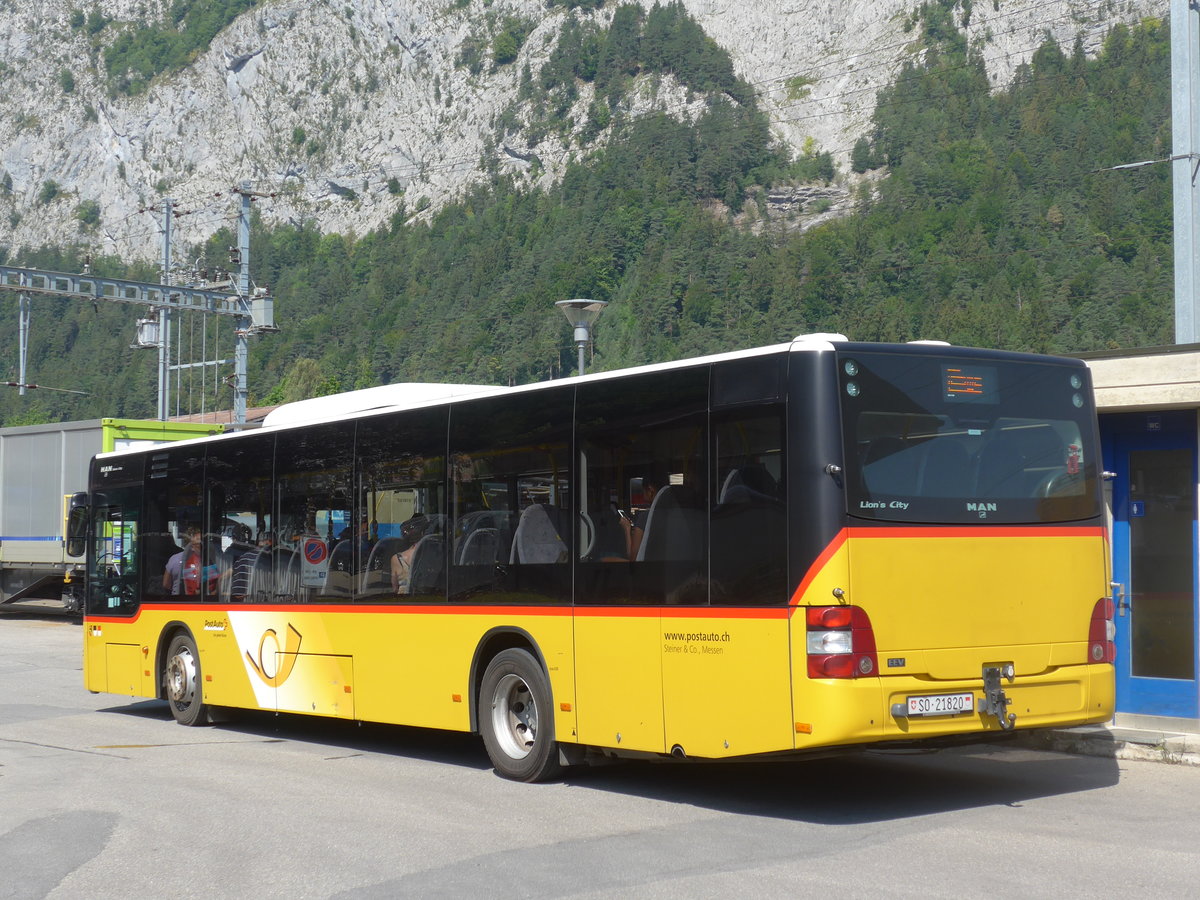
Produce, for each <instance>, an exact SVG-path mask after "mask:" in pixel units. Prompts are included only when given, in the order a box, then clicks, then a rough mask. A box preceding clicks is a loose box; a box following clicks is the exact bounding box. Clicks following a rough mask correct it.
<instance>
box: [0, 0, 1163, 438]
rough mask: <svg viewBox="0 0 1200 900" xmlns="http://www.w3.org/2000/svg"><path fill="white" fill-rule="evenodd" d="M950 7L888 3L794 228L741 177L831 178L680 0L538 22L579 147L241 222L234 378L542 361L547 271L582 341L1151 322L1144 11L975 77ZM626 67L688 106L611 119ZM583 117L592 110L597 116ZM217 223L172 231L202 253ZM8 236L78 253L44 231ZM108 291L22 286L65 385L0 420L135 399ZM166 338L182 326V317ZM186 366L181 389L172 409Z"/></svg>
mask: <svg viewBox="0 0 1200 900" xmlns="http://www.w3.org/2000/svg"><path fill="white" fill-rule="evenodd" d="M952 14H953V13H952V11H951V6H950V4H949V3H945V2H937V3H934V4H930V5H928V6H927V7H925V8H924V10H923V12H922V14H921V16H920V17H919V19H917V20H916V21H914V22H913V24H912V31H911V32H910V33H911V37H912V40H913V42H914V47H917V46H920V45H924V46H926V47H927V48H928V52H927V53H926V54H925V55H924V57H923V62H922V63H921V64H920V65H909V66H907V67H906V68H905V69H904V70H903V71H902V72H901V73H900V74H899V75H898V76H897V77H896V78H895V79H894V80H893V82H892V85H891V86H890V87H889V88H888V89H887V90H885V91H884V92H883V93H882V94H881V95H880V97H879V103H878V108H877V111H876V115H875V121H874V126H873V129H872V131H871V133H870V134H868V135H864V136H863V139H862V140H861V141H860V142H859V143H858V145H857V146H856V147H855V151H854V154H853V156H852V163H853V166H854V168H855V169H856V170H857V171H860V172H868V171H869V172H871V173H873V175H874V176H875V177H874V178H872V179H870V180H868V181H867V182H865V184H864V186H863V187H862V188H861V189H860V191H859V195H858V200H857V206H856V211H855V213H854V214H853V215H852V216H850V217H847V218H844V219H841V220H838V221H835V222H833V223H830V224H826V225H824V226H821V227H819V228H816V229H813V230H811V231H808V232H806V233H805V234H803V235H801V234H797V233H795V232H794V231H790V230H788V229H787V228H785V227H784V226H783V225H782V224H781V223H778V222H766V224H763V222H764V209H765V189H766V188H767V187H771V186H779V185H787V184H795V183H799V182H804V181H813V180H815V181H822V180H827V179H830V178H832V177H834V174H835V173H834V172H833V170H832V165H831V163H830V161H829V157H828V156H827V155H824V154H817V153H813V154H809V155H807V156H804V157H802V158H799V159H788V158H786V157H785V156H784V155H783V154H781V153H780V152H779V150H778V149H777V148H775V147H773V146H772V145H771V143H770V140H769V127H770V123H769V121H768V119H767V118H766V116H765V115H764V114H763V112H762V111H761V110H760V109H758V108H757V106H756V105H755V104H754V102H753V100H752V97H753V94H752V92H751V91H750V90H749V89H748V87H747V86H746V85H745V84H744V83H743V82H741V81H739V80H738V79H737V78H735V77H734V75H733V71H732V67H731V66H730V64H729V60H728V57H727V56H725V54H724V53H723V52H722V51H721V50H720V49H719V48H718V47H717V46H716V45H715V44H714V43H713V42H712V41H711V40H709V39H708V38H707V37H705V36H704V35H703V32H702V31H701V30H700V29H699V27H698V26H697V25H696V24H695V23H694V22H693V21H692V20H691V19H689V18H688V17H687V15H686V14H685V13H683V11H682V8H681V7H678V6H674V5H672V6H667V7H661V8H659V9H656V10H653V11H651V12H650V13H648V14H642V13H641V12H640V11H639V10H638V9H637V8H635V7H623V8H621V9H620V10H618V12H617V15H616V17H615V18H614V21H613V27H612V28H611V29H609V30H606V31H601V30H598V29H595V28H592V27H589V26H583V25H578V26H572V27H569V28H567V29H564V31H563V34H562V38H561V39H560V42H559V45H558V47H557V48H556V50H555V52H554V54H552V57H551V60H550V62H549V63H548V64H547V66H546V68H545V69H544V70H543V71H541V72H528V73H526V77H525V78H524V87H523V88H522V101H523V102H526V103H530V104H533V105H534V107H535V108H538V109H542V110H545V111H546V115H545V119H544V121H543V122H542V127H544V128H546V129H552V128H555V127H561V124H560V123H561V119H562V114H561V111H562V110H563V109H569V107H570V102H571V99H572V97H573V96H575V95H577V92H578V90H579V88H580V87H581V86H583V85H584V84H585V83H587V82H591V83H593V84H595V85H596V87H597V101H596V102H595V103H593V104H592V108H591V109H589V111H588V125H589V126H591V127H590V128H588V129H585V130H584V133H585V138H584V139H585V140H589V139H591V140H593V144H592V146H593V147H594V150H593V152H591V153H590V155H588V156H587V158H586V160H585V161H584V162H581V163H577V164H573V165H571V166H570V168H569V169H568V170H567V173H566V177H565V178H564V179H563V180H562V181H561V183H559V184H558V185H556V186H555V187H553V188H550V189H548V190H528V189H525V188H522V187H519V186H518V185H516V184H514V183H512V182H511V181H508V180H506V179H504V178H501V177H499V176H497V177H495V178H494V179H493V180H492V182H491V183H489V184H486V185H482V186H480V187H478V188H477V189H475V190H474V191H473V192H472V193H471V194H470V196H468V197H466V198H465V199H463V200H462V202H459V203H456V204H454V205H452V206H449V207H447V208H445V209H443V210H442V211H441V212H439V213H438V214H437V215H436V216H434V217H433V218H432V220H430V221H428V222H423V221H418V220H417V219H414V218H413V217H412V216H411V215H409V213H411V212H412V210H408V211H402V212H401V213H400V214H398V215H397V216H396V217H395V218H394V220H393V223H392V226H391V227H390V228H388V229H385V230H381V231H379V232H376V233H372V234H369V235H366V236H364V237H361V238H357V239H354V238H351V237H346V236H340V235H321V234H320V233H319V232H318V231H317V230H316V229H315V228H314V227H307V226H302V227H282V228H275V229H267V228H262V227H258V226H257V225H256V227H255V228H254V229H253V236H252V254H251V256H252V259H253V264H254V273H253V274H254V277H255V279H256V281H257V282H259V283H267V284H269V285H270V286H271V289H272V292H273V293H274V295H275V296H276V298H277V299H276V321H277V323H278V324H280V326H281V327H282V329H283V330H282V332H281V333H280V334H278V335H273V336H269V337H262V338H255V339H254V342H253V343H252V345H251V363H250V384H251V391H252V403H257V402H263V401H278V400H281V399H285V398H286V399H291V398H293V397H298V396H303V395H308V394H312V393H323V392H328V391H332V390H338V389H349V388H354V387H363V386H369V385H373V384H378V383H383V382H390V381H400V380H456V381H479V382H489V383H500V384H515V383H523V382H529V381H535V380H541V379H547V378H552V377H556V376H559V375H562V374H569V373H570V372H571V371H573V368H574V363H573V359H574V349H573V347H572V346H571V343H570V331H569V328H568V326H567V323H566V321H565V319H563V318H562V316H561V315H560V314H559V313H558V312H557V310H555V309H554V308H553V303H554V301H556V300H561V299H566V298H570V297H592V298H595V299H603V300H608V301H610V306H609V308H608V309H607V310H606V311H605V313H604V315H603V317H602V318H601V320H600V322H599V325H598V329H597V333H596V345H595V358H594V360H593V361H592V363H591V365H592V367H593V368H598V369H605V368H608V369H611V368H617V367H621V366H627V365H633V364H638V363H644V362H652V361H660V360H666V359H676V358H681V357H687V356H693V355H696V354H700V353H706V352H715V351H720V350H727V349H733V348H737V347H745V346H753V345H758V344H763V343H771V342H775V341H780V340H786V339H788V338H790V337H792V336H793V335H795V334H798V333H800V332H803V331H842V332H844V333H846V334H848V335H849V336H851V337H852V338H854V339H865V340H907V339H912V338H937V339H943V340H950V341H953V342H956V343H965V344H978V345H983V346H997V347H1005V348H1011V349H1022V350H1038V351H1049V352H1072V351H1085V350H1092V349H1098V348H1107V347H1133V346H1146V345H1156V344H1162V343H1168V342H1170V340H1171V335H1172V331H1173V328H1172V304H1173V300H1172V274H1171V240H1172V228H1171V202H1170V170H1169V167H1168V165H1167V164H1165V163H1163V164H1159V165H1153V166H1147V167H1145V168H1141V169H1134V170H1122V171H1104V169H1105V168H1106V167H1111V166H1114V165H1119V164H1121V163H1127V162H1133V161H1137V160H1143V159H1149V158H1161V157H1164V156H1167V155H1169V147H1170V120H1169V81H1170V78H1169V75H1170V71H1169V70H1170V59H1169V35H1168V31H1167V28H1166V26H1165V25H1164V24H1162V23H1159V22H1155V21H1148V22H1145V23H1143V24H1142V25H1141V26H1139V27H1137V28H1136V29H1132V30H1130V29H1126V28H1124V27H1118V28H1116V29H1114V30H1113V32H1112V33H1111V34H1110V35H1109V37H1108V39H1107V42H1106V44H1105V47H1104V50H1103V53H1102V54H1101V55H1100V56H1099V57H1098V58H1097V59H1094V60H1088V59H1086V58H1085V57H1084V55H1083V52H1082V49H1081V48H1080V47H1078V46H1077V47H1076V48H1075V49H1074V51H1073V52H1071V53H1067V54H1064V53H1062V52H1061V51H1060V50H1059V49H1058V47H1057V46H1056V45H1054V44H1052V43H1048V44H1046V45H1045V46H1043V47H1042V48H1041V49H1040V50H1039V51H1038V52H1037V53H1036V55H1035V56H1034V58H1033V61H1032V62H1031V64H1030V65H1028V66H1026V67H1024V68H1022V69H1021V71H1020V72H1019V73H1018V76H1017V78H1016V81H1015V83H1014V84H1013V85H1012V86H1011V87H1010V88H1008V89H1005V90H1003V91H999V92H995V93H993V92H991V91H989V87H988V80H987V76H986V74H985V71H984V61H983V54H986V52H987V50H986V48H983V49H979V48H970V47H968V46H967V45H966V43H965V41H964V39H963V38H962V35H961V32H960V30H959V28H958V27H957V26H956V24H955V23H954V22H953V21H952V19H951V16H952ZM914 58H916V57H915V56H914ZM647 77H649V78H663V77H672V78H674V79H676V80H677V81H678V82H680V83H682V84H684V85H685V86H687V87H688V88H689V89H690V90H691V91H692V92H693V94H694V95H695V96H698V97H704V98H706V111H705V112H704V114H703V116H702V117H700V118H699V119H698V120H697V121H695V122H694V123H692V124H683V123H680V122H679V121H677V120H676V119H675V118H673V117H671V116H666V115H654V116H648V117H643V118H639V119H636V120H631V119H629V118H628V117H627V115H626V114H625V113H623V112H622V110H623V109H624V108H625V107H624V106H623V105H622V104H621V102H620V101H621V99H622V97H623V96H624V92H625V91H627V90H629V89H630V86H631V85H632V84H633V82H634V80H635V79H637V78H642V79H645V78H647ZM503 119H504V117H502V121H501V122H499V123H498V124H497V135H496V140H497V142H499V141H503V140H504V138H505V129H506V128H507V127H509V126H510V124H511V121H508V120H503ZM609 124H613V125H615V131H614V137H613V139H612V140H610V141H608V142H607V143H603V144H601V143H600V140H599V137H598V135H600V134H601V132H602V131H603V129H604V128H605V127H606V126H608V125H609ZM534 164H535V165H536V164H537V161H536V160H535V163H534ZM872 185H873V186H874V187H872ZM414 205H415V204H414ZM735 218H736V221H735ZM748 222H757V223H758V225H759V226H761V227H755V228H751V227H749V225H748V224H747V223H748ZM230 238H231V235H229V234H225V233H223V234H218V235H217V236H216V237H215V238H214V239H213V240H212V241H211V242H210V244H209V246H208V248H207V249H202V250H200V251H198V252H203V253H205V255H206V256H207V257H208V259H209V260H210V264H211V265H220V264H226V265H227V264H228V263H227V258H226V255H225V253H224V250H225V248H226V247H227V246H228V245H229V244H230V243H231V240H230ZM12 261H13V262H19V263H20V264H26V265H39V266H44V267H47V268H59V269H77V268H78V266H79V258H78V254H77V253H74V252H73V251H69V250H64V251H46V252H44V253H42V254H37V255H30V256H26V257H23V258H22V259H21V260H12ZM96 265H97V266H100V267H104V266H108V267H110V268H111V269H116V268H119V267H118V266H117V264H116V263H115V262H114V261H99V262H98V263H96ZM111 274H117V273H116V272H112V273H111ZM132 277H152V276H144V275H136V274H135V275H132ZM133 318H134V316H133V315H132V314H131V312H130V310H129V309H113V308H105V307H103V306H102V307H101V308H99V309H98V310H92V309H91V308H90V307H86V306H85V307H80V306H73V307H68V306H66V305H59V304H56V303H55V302H51V301H38V302H36V303H35V318H34V331H35V334H34V347H33V351H32V353H31V357H30V372H31V377H32V378H33V379H34V380H37V381H40V382H42V383H45V384H51V385H56V386H62V387H80V386H82V387H84V388H85V389H89V390H91V391H92V394H91V395H90V396H88V397H85V398H75V397H73V396H71V395H43V396H41V397H36V398H33V397H25V398H19V397H17V396H16V392H15V391H11V390H10V391H9V393H8V394H6V395H0V416H2V417H3V422H4V424H12V423H13V422H15V421H19V420H28V419H30V418H38V417H41V418H84V417H87V416H92V415H101V414H103V415H139V414H149V413H152V411H153V408H154V397H153V391H154V375H153V365H154V360H153V359H151V358H150V357H152V356H153V353H147V352H146V351H130V350H128V349H127V345H128V343H129V341H130V339H131V338H132V333H133V325H132V320H133ZM51 320H53V324H52V323H51ZM0 321H3V323H4V325H5V333H8V334H12V335H13V338H12V343H13V345H14V346H13V347H12V348H11V349H10V348H5V349H4V350H3V353H4V359H5V361H6V366H7V367H8V368H9V369H10V370H11V367H12V364H11V363H10V362H9V361H10V360H15V353H16V348H15V343H16V338H15V334H16V327H15V322H16V303H15V301H9V302H6V303H4V304H3V305H2V308H0ZM185 327H186V326H185ZM226 327H227V326H226ZM184 333H186V332H184ZM208 339H209V340H212V339H213V336H212V332H211V331H210V333H209V338H208ZM188 340H189V342H190V343H191V344H192V345H193V346H194V348H195V349H196V350H198V348H199V345H200V341H201V326H200V325H195V326H193V327H192V328H191V333H190V335H189V338H188ZM223 340H224V341H225V345H226V346H228V333H226V334H225V336H224V338H223ZM10 377H12V376H10ZM210 382H211V379H210ZM210 388H211V385H210ZM198 390H199V389H198V388H197V387H196V386H195V384H194V383H193V384H192V386H191V389H190V391H189V392H188V393H185V395H184V397H183V402H184V404H185V406H186V404H187V403H188V402H190V403H191V404H192V406H193V407H194V408H197V409H198V407H199V402H200V400H199V393H198ZM189 397H190V401H189ZM205 402H206V404H207V406H208V408H212V407H213V405H214V403H216V404H217V405H220V406H222V407H227V406H228V405H229V404H230V399H229V394H228V391H227V390H223V391H222V392H220V395H219V398H217V399H216V400H214V397H213V396H212V393H211V389H210V393H209V396H208V398H207V400H206V401H205Z"/></svg>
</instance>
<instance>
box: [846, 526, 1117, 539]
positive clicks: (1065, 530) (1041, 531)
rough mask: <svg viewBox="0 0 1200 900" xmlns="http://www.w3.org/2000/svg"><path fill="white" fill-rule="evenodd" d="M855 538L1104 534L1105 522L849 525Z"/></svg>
mask: <svg viewBox="0 0 1200 900" xmlns="http://www.w3.org/2000/svg"><path fill="white" fill-rule="evenodd" d="M846 531H848V532H849V536H850V537H852V538H1002V537H1104V535H1105V528H1104V526H1103V525H935V526H931V527H923V526H920V525H912V526H908V525H905V526H900V527H898V528H886V527H884V528H878V527H876V528H870V527H866V528H864V527H862V526H859V527H855V528H847V529H846Z"/></svg>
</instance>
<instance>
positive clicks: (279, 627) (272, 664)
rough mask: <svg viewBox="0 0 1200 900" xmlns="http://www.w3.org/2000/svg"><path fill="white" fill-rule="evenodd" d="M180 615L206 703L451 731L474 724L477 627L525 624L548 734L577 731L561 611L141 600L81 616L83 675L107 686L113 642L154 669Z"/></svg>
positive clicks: (149, 691) (567, 735)
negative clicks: (538, 656)
mask: <svg viewBox="0 0 1200 900" xmlns="http://www.w3.org/2000/svg"><path fill="white" fill-rule="evenodd" d="M180 626H186V628H187V630H188V631H189V632H190V633H191V634H192V636H193V637H194V639H195V640H196V648H197V651H198V653H199V655H200V660H201V677H202V679H203V689H204V702H205V703H207V704H211V705H214V706H231V707H242V708H248V709H265V710H278V711H281V712H295V713H306V714H309V715H326V716H338V717H344V718H355V719H360V720H364V721H374V722H384V723H389V724H395V725H414V726H422V727H429V728H442V729H446V730H451V731H469V730H470V728H471V720H470V701H471V697H472V689H473V686H472V682H471V672H472V662H473V659H474V655H475V650H476V648H477V647H478V646H479V644H480V642H481V641H482V640H483V638H484V636H485V635H486V634H487V633H488V632H489V631H490V630H492V629H495V628H503V629H506V630H510V631H512V630H520V631H524V632H525V633H527V634H528V635H529V636H530V637H531V638H532V639H533V641H534V643H535V645H536V646H537V647H538V648H540V650H541V652H542V654H543V662H544V663H545V665H546V668H547V670H548V674H549V678H550V685H551V690H552V692H553V695H554V698H555V704H556V708H555V711H554V714H555V728H556V734H557V735H558V736H559V739H561V740H566V741H571V740H573V739H574V738H573V735H574V731H575V719H574V713H573V712H572V711H571V708H570V707H571V704H570V698H571V696H572V695H573V693H574V672H573V668H572V665H573V660H572V657H571V617H570V615H569V613H564V612H563V611H561V610H559V611H557V612H553V611H551V610H549V609H547V610H545V611H542V610H534V611H526V612H523V611H521V610H516V611H514V610H512V609H509V608H500V607H497V608H492V609H486V608H485V609H473V610H470V611H467V610H463V611H459V610H455V611H450V610H448V609H447V608H446V607H412V606H396V607H380V608H378V609H376V610H348V609H346V608H345V607H338V608H333V607H323V608H321V607H304V606H291V605H288V606H284V605H279V606H272V607H256V606H247V607H245V608H236V609H234V608H229V607H209V608H203V607H187V608H184V607H176V608H166V607H143V608H142V610H141V612H140V613H139V614H138V615H137V616H135V617H134V618H133V619H116V618H111V619H110V618H98V617H97V618H90V619H89V620H88V626H87V628H86V629H85V631H86V634H85V643H84V656H85V666H84V670H85V673H86V679H87V684H86V686H87V687H88V689H90V690H93V691H109V690H110V688H109V684H110V683H111V681H112V675H111V674H110V675H108V676H106V675H105V668H106V665H105V662H104V661H105V660H107V659H108V653H109V649H108V648H109V647H110V646H112V645H126V644H133V643H136V644H138V645H140V646H144V647H146V648H147V650H148V652H147V653H146V654H144V655H143V659H144V660H145V661H146V662H145V667H146V669H145V670H149V671H150V672H155V673H156V672H157V671H158V670H159V668H160V663H159V662H157V660H159V659H160V658H161V656H162V655H163V654H165V652H166V649H167V648H166V644H167V642H168V641H169V636H170V635H171V634H172V633H173V632H174V630H175V629H176V628H178V627H180ZM351 651H353V652H351ZM145 670H143V671H145ZM478 674H479V675H482V673H478ZM156 690H157V683H156V676H153V675H152V676H150V677H145V678H143V679H142V685H141V692H140V695H141V696H148V697H153V696H155V694H156ZM120 692H121V693H129V692H128V691H125V690H122V691H120ZM134 693H135V695H137V692H134ZM560 698H561V699H562V702H563V703H565V704H566V706H567V709H566V710H563V709H562V708H561V706H560V705H559V700H560Z"/></svg>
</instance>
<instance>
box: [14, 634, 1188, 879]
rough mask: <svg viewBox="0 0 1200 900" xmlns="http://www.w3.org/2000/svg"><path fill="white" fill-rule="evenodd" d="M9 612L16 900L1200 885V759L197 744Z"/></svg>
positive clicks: (320, 729)
mask: <svg viewBox="0 0 1200 900" xmlns="http://www.w3.org/2000/svg"><path fill="white" fill-rule="evenodd" d="M80 646H81V634H80V627H79V625H77V624H72V623H70V622H64V621H60V620H41V619H34V618H12V617H0V897H2V898H41V897H53V898H89V900H93V898H107V897H113V898H130V897H137V898H157V897H170V898H184V897H204V898H213V897H249V896H253V897H256V898H263V897H289V898H300V897H321V898H325V897H352V898H376V897H378V898H392V897H456V898H457V897H489V898H492V897H496V898H507V897H538V898H541V897H597V898H599V897H638V898H643V897H672V898H674V897H678V898H684V897H686V898H697V897H699V898H704V897H713V898H717V897H720V898H728V897H730V896H734V897H789V898H794V897H821V898H839V897H872V898H877V897H921V898H928V897H947V898H949V897H953V898H963V897H991V898H994V897H1021V898H1026V897H1048V898H1050V897H1052V898H1071V897H1079V898H1084V897H1087V898H1094V897H1096V896H1111V895H1115V894H1117V893H1121V894H1127V893H1133V894H1136V895H1138V896H1153V897H1156V898H1172V897H1180V898H1182V897H1192V896H1195V895H1196V894H1197V891H1198V890H1200V815H1198V814H1197V801H1198V800H1200V769H1198V768H1196V767H1182V766H1171V765H1165V764H1161V763H1150V762H1135V761H1130V762H1123V761H1116V760H1111V759H1098V758H1093V757H1083V756H1070V755H1064V754H1058V753H1051V752H1042V751H1034V750H1026V749H1020V748H1016V747H1010V746H1004V747H996V746H981V747H976V748H969V749H963V750H957V751H953V752H943V753H937V754H920V755H912V754H881V753H866V754H859V755H854V756H849V757H841V758H837V759H816V760H808V761H793V762H787V763H772V764H737V765H731V764H724V765H705V764H699V763H696V764H678V763H670V764H661V765H658V764H645V763H636V764H633V763H630V764H622V765H614V766H609V767H604V768H596V769H586V770H582V771H578V772H571V773H570V774H568V776H567V777H566V778H565V779H564V780H563V781H561V782H558V783H554V784H547V785H525V784H514V783H512V782H508V781H505V780H503V779H501V778H498V777H497V776H496V775H495V774H494V773H493V772H492V770H491V768H490V767H489V765H488V762H487V757H486V756H485V754H484V752H483V747H482V744H481V742H480V741H479V740H478V739H477V738H475V737H472V736H469V735H455V734H445V733H439V732H426V731H419V730H412V729H404V728H394V727H383V726H374V725H364V726H361V727H359V726H355V725H353V724H346V723H337V722H326V721H321V720H315V719H309V718H305V717H298V716H297V717H290V716H285V717H276V716H271V715H262V714H255V715H250V716H246V717H242V718H239V719H237V720H235V721H233V722H229V723H225V724H223V725H220V726H213V727H205V728H183V727H181V726H178V725H176V724H175V723H174V722H173V721H172V720H171V717H170V714H169V713H168V711H167V709H166V707H165V706H164V705H163V704H161V703H158V702H151V701H145V700H133V699H130V698H126V697H118V696H112V695H92V694H89V693H88V692H87V691H85V690H84V689H83V687H82V676H81V672H80Z"/></svg>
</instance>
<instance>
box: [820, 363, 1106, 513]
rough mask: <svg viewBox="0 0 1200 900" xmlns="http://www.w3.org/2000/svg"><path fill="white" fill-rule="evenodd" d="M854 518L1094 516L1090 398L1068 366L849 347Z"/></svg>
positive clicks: (845, 405)
mask: <svg viewBox="0 0 1200 900" xmlns="http://www.w3.org/2000/svg"><path fill="white" fill-rule="evenodd" d="M839 367H840V388H841V402H842V411H843V422H844V436H845V447H846V469H847V476H848V478H847V497H848V504H849V512H850V514H851V515H853V516H858V517H862V518H870V519H887V520H893V521H905V522H930V523H965V522H976V523H978V522H981V521H982V522H987V523H994V524H1003V523H1018V522H1061V521H1072V520H1077V519H1084V518H1089V517H1091V516H1093V515H1095V514H1096V512H1097V509H1098V506H1097V491H1096V484H1097V482H1096V478H1097V462H1098V461H1097V459H1096V449H1095V446H1094V444H1093V440H1094V438H1093V434H1094V429H1093V425H1092V415H1093V412H1092V405H1091V399H1090V392H1089V390H1088V388H1087V386H1086V384H1085V380H1084V373H1083V372H1082V371H1081V370H1080V369H1079V368H1077V367H1074V366H1068V365H1065V364H1064V365H1056V364H1053V363H1050V364H1046V363H1036V362H1023V361H1019V360H1005V361H997V360H987V361H986V363H977V362H976V361H975V360H958V359H946V358H944V357H941V358H939V357H937V356H932V355H920V356H917V355H913V356H908V355H903V354H873V353H846V354H844V355H843V356H842V357H841V359H840V360H839Z"/></svg>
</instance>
